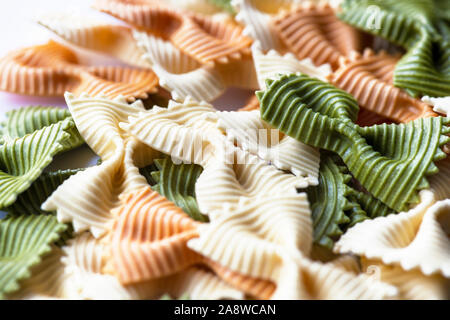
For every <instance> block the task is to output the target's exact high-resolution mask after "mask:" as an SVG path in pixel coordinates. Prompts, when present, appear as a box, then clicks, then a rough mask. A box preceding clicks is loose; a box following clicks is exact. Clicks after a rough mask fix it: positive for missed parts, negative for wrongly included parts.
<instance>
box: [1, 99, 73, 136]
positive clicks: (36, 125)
mask: <svg viewBox="0 0 450 320" xmlns="http://www.w3.org/2000/svg"><path fill="white" fill-rule="evenodd" d="M6 117H7V120H6V121H5V122H3V123H2V124H0V136H1V137H2V139H4V140H13V139H15V138H22V137H23V136H25V135H27V134H29V133H33V132H34V131H37V130H40V129H42V128H44V127H47V126H49V125H51V124H54V123H57V122H59V121H61V120H64V119H67V118H70V117H71V116H70V112H69V110H67V109H61V108H55V107H41V106H30V107H24V108H20V109H17V110H12V111H8V112H6Z"/></svg>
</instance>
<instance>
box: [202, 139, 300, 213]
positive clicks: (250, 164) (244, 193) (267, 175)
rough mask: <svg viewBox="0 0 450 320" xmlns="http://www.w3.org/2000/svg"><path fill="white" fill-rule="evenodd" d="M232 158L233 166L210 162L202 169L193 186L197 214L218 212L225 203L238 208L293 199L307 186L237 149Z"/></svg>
mask: <svg viewBox="0 0 450 320" xmlns="http://www.w3.org/2000/svg"><path fill="white" fill-rule="evenodd" d="M230 149H231V148H230ZM233 154H234V155H233V157H231V159H235V160H236V161H235V163H232V162H231V161H230V163H227V162H226V161H223V160H222V159H212V160H210V161H208V163H207V164H206V165H205V166H204V170H203V172H202V174H201V175H200V177H199V178H198V180H197V183H196V185H195V193H196V196H197V203H198V206H199V209H200V211H202V212H204V213H212V212H214V211H216V210H221V208H222V207H223V205H224V204H225V203H226V204H227V205H228V206H230V207H231V208H239V207H241V202H245V201H247V200H251V201H259V200H261V199H262V200H264V199H268V198H271V199H275V198H276V197H278V196H280V195H286V194H288V195H296V193H297V191H296V188H305V187H307V186H308V181H307V180H305V179H302V178H301V177H300V178H299V177H295V176H293V175H290V174H286V173H284V172H282V171H279V170H276V169H275V168H274V167H273V166H271V165H268V164H266V163H264V162H263V161H261V160H259V159H258V158H256V157H254V156H251V155H249V154H248V153H245V152H242V151H240V150H239V149H234V151H233Z"/></svg>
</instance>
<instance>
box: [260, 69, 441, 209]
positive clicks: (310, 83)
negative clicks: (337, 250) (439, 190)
mask: <svg viewBox="0 0 450 320" xmlns="http://www.w3.org/2000/svg"><path fill="white" fill-rule="evenodd" d="M256 95H257V96H258V98H259V100H260V103H261V117H262V118H263V119H264V120H265V121H267V122H268V123H269V124H271V125H273V126H275V127H277V128H279V129H280V130H281V131H282V132H283V133H285V134H287V135H289V136H291V137H294V138H295V139H297V140H299V141H301V142H303V143H306V144H308V145H311V146H314V147H319V148H322V149H325V150H329V151H333V152H335V153H337V154H338V155H339V156H340V157H341V158H342V160H343V161H344V163H345V164H346V165H347V167H348V169H349V170H350V172H351V173H352V174H353V176H354V177H355V178H356V179H357V180H358V181H359V182H360V183H361V185H362V186H363V187H364V188H365V189H366V190H367V191H369V192H370V193H371V194H372V195H373V196H374V197H376V198H377V199H379V200H381V201H382V202H383V203H385V204H386V205H388V206H389V207H390V208H392V209H394V210H396V211H402V210H404V209H405V208H407V206H408V204H409V203H416V202H418V198H417V190H420V189H425V188H427V187H428V186H429V184H428V182H427V180H426V176H427V175H431V174H434V173H436V172H437V171H438V168H437V167H436V166H435V164H434V161H437V160H440V159H443V158H445V157H446V155H445V153H444V152H442V150H441V149H440V146H442V145H444V144H445V143H447V142H448V141H449V140H450V139H449V137H447V136H446V135H445V134H447V133H449V132H450V129H449V128H448V127H446V124H447V123H448V122H449V120H448V118H443V117H434V118H427V119H418V120H415V121H413V122H409V123H408V124H401V125H394V124H392V125H386V124H383V125H375V126H371V127H359V126H358V125H356V124H355V123H354V121H355V119H356V115H357V113H358V109H359V108H358V104H357V102H356V101H355V100H354V99H353V97H352V96H351V95H349V94H348V93H346V92H344V91H341V90H339V89H337V88H335V87H333V86H331V85H329V84H326V83H323V82H321V81H319V80H316V79H312V78H309V77H308V76H306V75H288V76H283V77H281V78H280V79H279V80H276V81H273V80H269V81H268V89H267V90H266V91H264V92H262V91H261V92H257V93H256ZM390 141H395V143H394V144H392V143H390Z"/></svg>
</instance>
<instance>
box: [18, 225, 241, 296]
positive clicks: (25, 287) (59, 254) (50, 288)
mask: <svg viewBox="0 0 450 320" xmlns="http://www.w3.org/2000/svg"><path fill="white" fill-rule="evenodd" d="M107 251H108V246H107V245H106V244H105V243H103V242H102V240H99V239H95V238H94V237H92V235H90V234H89V233H83V234H81V235H79V236H78V237H76V238H75V239H72V240H70V241H69V242H68V244H67V245H65V246H64V247H62V248H58V247H53V248H52V251H51V252H50V253H48V254H47V255H45V256H44V258H43V260H42V262H41V263H40V264H39V265H37V266H35V267H33V268H32V269H31V277H30V278H29V279H27V280H25V281H23V283H22V288H21V290H20V291H18V292H16V293H14V294H13V295H11V296H10V297H11V298H13V299H113V300H116V299H118V300H124V299H127V300H128V299H158V298H160V297H161V296H162V295H163V294H170V295H171V296H173V297H181V296H183V295H186V294H187V295H189V297H191V298H193V299H221V298H222V299H223V298H236V299H241V298H242V294H241V293H240V292H239V291H238V290H236V289H233V288H231V287H230V286H228V285H226V284H225V283H223V282H221V281H220V280H219V279H218V278H217V277H214V275H213V274H211V273H209V272H206V271H204V270H201V269H199V268H195V267H193V268H190V269H188V270H186V271H185V272H182V273H178V274H175V275H172V276H170V277H165V278H161V279H156V280H152V281H147V282H143V283H139V284H135V285H122V284H121V283H120V282H119V281H118V280H117V278H116V277H114V276H112V275H109V274H105V273H103V272H102V269H103V267H104V265H105V255H107Z"/></svg>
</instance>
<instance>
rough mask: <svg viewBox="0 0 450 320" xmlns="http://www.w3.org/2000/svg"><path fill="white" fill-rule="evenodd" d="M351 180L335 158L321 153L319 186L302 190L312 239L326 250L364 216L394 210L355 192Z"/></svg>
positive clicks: (383, 213) (373, 216) (381, 214)
mask: <svg viewBox="0 0 450 320" xmlns="http://www.w3.org/2000/svg"><path fill="white" fill-rule="evenodd" d="M351 179H352V176H351V175H350V174H348V170H347V168H346V167H345V166H342V165H341V164H340V163H339V159H337V157H336V156H333V155H330V154H327V153H326V152H324V153H323V154H322V155H321V161H320V171H319V185H318V186H312V187H308V189H306V192H307V194H308V200H309V202H310V204H311V211H312V220H313V226H314V242H315V243H317V244H319V245H321V246H323V247H326V248H328V249H332V248H333V245H334V241H335V240H336V239H337V238H338V237H340V236H341V235H342V234H343V233H344V232H345V230H346V229H347V228H348V227H351V226H353V225H355V224H356V223H358V222H361V221H363V220H365V219H367V218H375V217H379V216H386V215H388V214H390V213H394V211H393V210H392V209H390V208H389V207H387V206H386V205H384V204H383V203H382V202H381V201H379V200H378V199H376V198H374V197H372V196H371V195H370V194H367V193H364V192H361V191H358V190H357V188H356V186H354V185H353V184H352V181H351Z"/></svg>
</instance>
